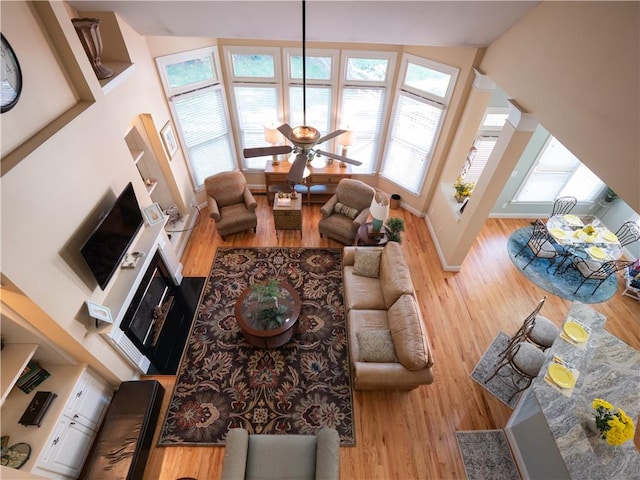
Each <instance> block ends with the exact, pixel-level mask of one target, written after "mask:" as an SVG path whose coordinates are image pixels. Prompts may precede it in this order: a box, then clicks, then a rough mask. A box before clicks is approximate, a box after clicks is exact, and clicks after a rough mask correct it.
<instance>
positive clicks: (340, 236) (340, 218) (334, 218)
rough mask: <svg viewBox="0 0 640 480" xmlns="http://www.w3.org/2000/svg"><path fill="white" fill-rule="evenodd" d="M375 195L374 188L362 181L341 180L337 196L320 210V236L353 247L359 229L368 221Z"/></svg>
mask: <svg viewBox="0 0 640 480" xmlns="http://www.w3.org/2000/svg"><path fill="white" fill-rule="evenodd" d="M375 193H376V191H375V190H374V189H373V187H370V186H369V185H367V184H366V183H364V182H361V181H360V180H353V179H351V178H343V179H342V180H340V182H339V183H338V187H337V190H336V193H335V195H334V196H333V197H331V198H330V199H329V201H328V202H327V203H325V204H324V205H323V206H322V208H320V213H321V214H322V218H321V219H320V221H319V222H318V230H320V236H321V237H322V235H326V236H327V237H330V238H333V239H334V240H338V241H339V242H342V243H344V244H345V245H352V244H353V242H354V240H355V238H356V234H357V233H358V228H359V227H360V225H362V224H363V223H365V222H366V221H367V217H368V216H369V206H370V205H371V200H372V199H373V196H374V195H375ZM338 204H340V205H338ZM336 206H338V208H336ZM337 210H340V211H337Z"/></svg>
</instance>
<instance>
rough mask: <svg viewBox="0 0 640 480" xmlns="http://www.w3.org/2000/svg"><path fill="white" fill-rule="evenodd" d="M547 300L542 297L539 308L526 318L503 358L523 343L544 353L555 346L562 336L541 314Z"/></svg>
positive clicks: (553, 324) (510, 341) (508, 345)
mask: <svg viewBox="0 0 640 480" xmlns="http://www.w3.org/2000/svg"><path fill="white" fill-rule="evenodd" d="M546 299H547V296H546V295H545V296H544V297H542V300H540V301H539V302H538V306H537V307H536V308H535V309H534V310H533V312H531V313H530V314H529V315H528V316H527V318H525V320H524V322H523V323H522V326H521V327H520V328H519V329H518V331H517V332H516V333H514V334H513V336H512V337H511V338H510V339H509V343H508V344H507V346H506V348H505V349H504V350H503V351H502V353H501V356H502V355H504V354H505V352H506V351H507V350H509V349H510V348H511V347H513V345H515V344H516V343H518V342H522V341H527V342H529V343H532V344H534V345H535V346H536V347H538V348H540V349H542V350H543V351H544V350H546V349H547V348H549V347H550V346H551V345H553V342H554V340H555V339H556V337H557V336H558V335H560V328H558V326H557V325H556V324H555V323H553V322H552V321H551V320H549V319H548V318H547V317H544V316H542V315H540V314H539V313H540V310H541V309H542V306H543V305H544V302H545V300H546Z"/></svg>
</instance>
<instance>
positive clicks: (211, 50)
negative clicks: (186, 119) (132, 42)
mask: <svg viewBox="0 0 640 480" xmlns="http://www.w3.org/2000/svg"><path fill="white" fill-rule="evenodd" d="M206 56H210V57H211V66H212V73H213V77H212V78H210V79H207V80H205V81H201V82H195V83H192V84H189V85H186V86H182V87H177V88H172V87H171V84H170V82H169V79H168V75H167V67H168V66H169V65H172V64H176V63H182V62H186V61H189V60H194V59H197V58H203V57H206ZM155 60H156V66H157V68H158V74H159V76H160V79H161V82H162V86H163V89H164V92H165V95H166V97H167V103H168V104H169V110H170V112H171V117H172V119H173V123H174V125H175V127H176V133H177V135H178V137H179V138H180V142H181V144H182V145H185V146H186V145H187V142H186V141H185V137H184V135H183V130H182V126H181V122H180V119H179V117H178V115H177V112H176V109H175V106H174V101H175V100H176V99H178V98H180V97H181V96H183V95H195V94H197V92H202V91H204V90H205V89H216V90H220V92H221V101H222V110H223V111H224V118H222V119H220V120H221V121H223V122H224V126H225V128H226V130H227V132H228V133H227V135H228V137H229V138H228V141H229V150H230V156H231V158H229V159H225V160H223V161H222V162H219V163H220V164H222V165H223V166H224V167H225V168H224V169H222V170H220V169H214V170H212V172H211V173H212V174H213V173H218V172H220V171H225V170H233V169H235V168H237V155H236V151H235V142H234V138H233V137H234V135H233V131H232V130H231V120H230V118H229V106H228V104H227V99H226V97H227V96H226V93H225V88H224V83H223V82H222V77H221V75H220V72H221V66H220V58H219V56H218V50H217V47H215V46H212V47H204V48H199V49H196V50H190V51H187V52H181V53H175V54H171V55H165V56H162V57H156V59H155ZM185 98H186V97H185ZM183 152H184V155H185V159H186V163H187V168H188V170H189V174H190V176H191V182H192V184H193V186H194V190H195V191H201V190H202V189H203V188H204V183H199V182H198V180H197V177H198V175H197V174H196V172H195V167H194V165H193V161H192V158H191V154H190V151H189V149H188V148H185V149H184V150H183ZM224 163H227V164H226V165H224ZM215 164H218V162H216V163H215Z"/></svg>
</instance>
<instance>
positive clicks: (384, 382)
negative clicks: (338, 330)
mask: <svg viewBox="0 0 640 480" xmlns="http://www.w3.org/2000/svg"><path fill="white" fill-rule="evenodd" d="M376 256H378V259H379V260H376V258H375V257H376ZM376 263H377V265H376ZM376 266H378V272H376V271H375V270H376ZM343 275H344V297H345V310H346V312H347V328H348V335H349V350H350V352H349V355H350V357H351V358H350V359H351V368H352V373H353V381H354V388H355V389H356V390H375V389H400V390H410V389H413V388H416V387H418V386H420V385H425V384H430V383H432V382H433V372H432V365H433V358H432V356H431V350H430V348H429V342H428V340H427V336H426V332H425V329H424V325H423V322H422V316H421V314H420V309H419V307H418V304H417V302H416V297H415V291H414V288H413V283H412V281H411V275H410V272H409V268H408V266H407V263H406V261H405V258H404V255H403V253H402V249H401V247H400V245H399V244H398V243H396V242H389V243H388V244H387V245H386V246H385V247H345V248H344V250H343Z"/></svg>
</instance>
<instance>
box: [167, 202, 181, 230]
mask: <svg viewBox="0 0 640 480" xmlns="http://www.w3.org/2000/svg"><path fill="white" fill-rule="evenodd" d="M164 213H165V214H166V215H167V216H168V217H169V223H170V224H171V225H175V224H176V223H178V222H179V221H180V219H181V218H182V213H181V212H180V209H179V208H178V206H177V205H176V204H175V203H174V204H173V205H169V208H167V209H166V210H165V211H164Z"/></svg>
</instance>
